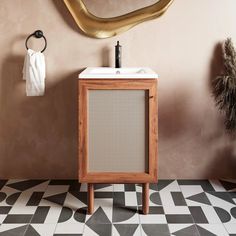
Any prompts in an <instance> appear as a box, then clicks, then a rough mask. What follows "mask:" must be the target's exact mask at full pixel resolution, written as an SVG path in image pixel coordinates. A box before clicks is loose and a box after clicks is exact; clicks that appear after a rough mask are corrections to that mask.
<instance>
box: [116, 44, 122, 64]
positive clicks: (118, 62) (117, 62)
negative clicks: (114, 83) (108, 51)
mask: <svg viewBox="0 0 236 236" xmlns="http://www.w3.org/2000/svg"><path fill="white" fill-rule="evenodd" d="M115 67H116V68H121V45H120V42H119V41H117V44H116V46H115Z"/></svg>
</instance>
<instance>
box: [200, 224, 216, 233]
mask: <svg viewBox="0 0 236 236" xmlns="http://www.w3.org/2000/svg"><path fill="white" fill-rule="evenodd" d="M197 229H198V231H199V233H200V235H204V236H217V235H216V234H213V233H211V232H210V231H208V230H206V229H204V228H202V227H200V226H199V225H197Z"/></svg>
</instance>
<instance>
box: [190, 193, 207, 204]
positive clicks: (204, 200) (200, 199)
mask: <svg viewBox="0 0 236 236" xmlns="http://www.w3.org/2000/svg"><path fill="white" fill-rule="evenodd" d="M187 199H189V200H191V201H195V202H199V203H203V204H206V205H211V203H210V201H209V199H208V198H207V196H206V194H205V193H199V194H196V195H193V196H191V197H187Z"/></svg>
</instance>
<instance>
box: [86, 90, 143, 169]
mask: <svg viewBox="0 0 236 236" xmlns="http://www.w3.org/2000/svg"><path fill="white" fill-rule="evenodd" d="M147 170H148V91H146V90H132V89H131V90H109V89H108V90H106V89H105V90H100V89H99V90H88V171H89V172H147Z"/></svg>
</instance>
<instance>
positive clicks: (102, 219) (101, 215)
mask: <svg viewBox="0 0 236 236" xmlns="http://www.w3.org/2000/svg"><path fill="white" fill-rule="evenodd" d="M93 224H111V221H110V220H109V219H108V217H107V215H106V214H105V212H104V211H103V209H102V208H101V207H99V208H98V209H97V210H96V211H95V212H94V213H93V215H92V216H91V217H90V218H89V220H88V221H87V222H86V225H93Z"/></svg>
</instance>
